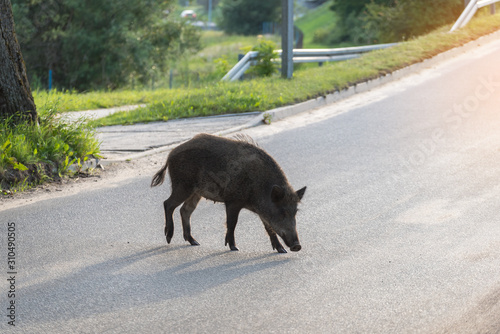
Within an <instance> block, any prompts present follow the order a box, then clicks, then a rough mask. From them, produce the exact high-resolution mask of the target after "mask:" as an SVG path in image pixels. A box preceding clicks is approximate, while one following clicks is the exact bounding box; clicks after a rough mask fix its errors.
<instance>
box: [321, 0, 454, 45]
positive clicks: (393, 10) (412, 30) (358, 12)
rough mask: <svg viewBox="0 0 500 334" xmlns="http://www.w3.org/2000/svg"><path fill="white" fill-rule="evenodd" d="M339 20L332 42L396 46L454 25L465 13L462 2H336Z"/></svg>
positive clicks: (412, 0) (441, 0) (351, 0)
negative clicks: (449, 24) (401, 42)
mask: <svg viewBox="0 0 500 334" xmlns="http://www.w3.org/2000/svg"><path fill="white" fill-rule="evenodd" d="M330 9H331V10H333V11H335V12H336V13H337V15H338V16H339V18H340V20H339V24H338V26H337V29H338V30H337V31H335V32H332V34H331V35H332V36H337V37H336V40H335V41H333V42H341V41H349V42H353V43H355V44H364V43H376V42H395V41H401V40H404V39H408V38H411V37H413V36H418V35H422V34H425V33H427V32H429V31H431V30H433V29H435V28H437V27H440V26H442V25H444V24H448V23H451V22H453V21H454V20H456V19H457V18H458V16H459V15H460V13H461V11H462V10H463V2H462V0H420V1H414V0H335V1H334V2H333V4H332V5H331V7H330Z"/></svg>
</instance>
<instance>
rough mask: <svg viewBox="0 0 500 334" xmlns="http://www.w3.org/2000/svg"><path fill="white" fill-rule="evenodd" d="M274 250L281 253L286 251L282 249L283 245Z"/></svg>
mask: <svg viewBox="0 0 500 334" xmlns="http://www.w3.org/2000/svg"><path fill="white" fill-rule="evenodd" d="M276 250H277V251H278V253H283V254H285V253H288V252H287V251H286V249H284V248H283V247H278V248H277V249H276Z"/></svg>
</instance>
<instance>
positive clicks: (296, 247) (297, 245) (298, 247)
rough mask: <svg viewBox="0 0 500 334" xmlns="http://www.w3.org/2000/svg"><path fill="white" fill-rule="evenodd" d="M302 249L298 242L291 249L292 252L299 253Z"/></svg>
mask: <svg viewBox="0 0 500 334" xmlns="http://www.w3.org/2000/svg"><path fill="white" fill-rule="evenodd" d="M301 249H302V246H301V245H300V244H299V243H298V242H297V243H295V244H294V245H293V246H292V247H290V250H291V251H292V252H298V251H299V250H301Z"/></svg>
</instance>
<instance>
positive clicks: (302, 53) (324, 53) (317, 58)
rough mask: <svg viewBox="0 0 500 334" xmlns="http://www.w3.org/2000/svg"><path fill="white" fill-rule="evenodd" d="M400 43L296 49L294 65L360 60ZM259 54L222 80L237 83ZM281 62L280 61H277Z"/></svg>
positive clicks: (245, 59) (251, 54) (246, 58)
mask: <svg viewBox="0 0 500 334" xmlns="http://www.w3.org/2000/svg"><path fill="white" fill-rule="evenodd" d="M396 44H398V43H389V44H374V45H366V46H355V47H349V48H337V49H294V50H293V62H294V63H323V62H328V61H341V60H347V59H353V58H358V57H359V56H360V55H361V54H362V53H366V52H370V51H375V50H380V49H385V48H389V47H391V46H394V45H396ZM276 53H277V55H278V57H280V58H281V53H282V50H277V51H276ZM257 56H258V52H257V51H250V52H248V53H247V54H246V55H245V56H244V57H243V58H241V60H240V61H239V62H238V63H237V64H236V65H234V67H233V68H232V69H231V70H230V71H229V72H227V74H226V75H225V76H224V77H223V78H222V80H223V81H235V80H238V79H239V78H241V76H242V75H243V74H244V73H245V72H246V70H248V69H249V68H250V66H252V65H254V64H255V61H256V59H257ZM277 61H280V59H277Z"/></svg>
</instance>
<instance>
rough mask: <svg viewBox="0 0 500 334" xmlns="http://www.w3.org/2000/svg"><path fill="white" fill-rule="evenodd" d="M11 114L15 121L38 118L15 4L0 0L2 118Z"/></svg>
mask: <svg viewBox="0 0 500 334" xmlns="http://www.w3.org/2000/svg"><path fill="white" fill-rule="evenodd" d="M18 112H19V114H17V113H18ZM16 114H17V115H16ZM12 115H16V116H14V119H15V120H22V119H24V120H26V119H29V120H31V121H33V122H36V121H37V112H36V106H35V101H34V100H33V95H32V94H31V89H30V84H29V82H28V76H27V75H26V66H25V65H24V60H23V56H22V54H21V48H20V47H19V43H18V42H17V37H16V32H15V30H14V18H13V16H12V5H11V3H10V0H0V119H6V118H8V117H10V116H12Z"/></svg>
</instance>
